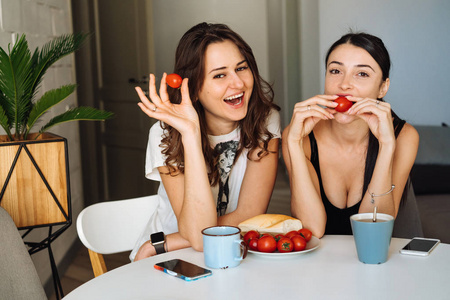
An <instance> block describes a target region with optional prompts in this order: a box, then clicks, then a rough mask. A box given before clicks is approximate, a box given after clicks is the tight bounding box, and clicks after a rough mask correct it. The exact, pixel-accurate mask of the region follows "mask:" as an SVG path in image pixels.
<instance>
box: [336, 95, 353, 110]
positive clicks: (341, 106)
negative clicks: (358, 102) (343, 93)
mask: <svg viewBox="0 0 450 300" xmlns="http://www.w3.org/2000/svg"><path fill="white" fill-rule="evenodd" d="M334 102H336V103H337V104H338V106H336V107H335V108H334V109H335V110H336V111H337V112H340V113H343V112H346V111H347V110H349V109H350V107H352V105H353V102H352V101H349V100H348V99H347V98H345V97H339V98H337V99H335V100H334Z"/></svg>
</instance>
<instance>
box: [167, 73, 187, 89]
mask: <svg viewBox="0 0 450 300" xmlns="http://www.w3.org/2000/svg"><path fill="white" fill-rule="evenodd" d="M181 82H183V79H182V78H181V76H180V75H178V74H175V73H172V74H169V75H167V77H166V83H167V84H168V85H169V86H170V87H171V88H174V89H177V88H179V87H180V86H181Z"/></svg>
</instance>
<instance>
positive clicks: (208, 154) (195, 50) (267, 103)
mask: <svg viewBox="0 0 450 300" xmlns="http://www.w3.org/2000/svg"><path fill="white" fill-rule="evenodd" d="M225 40H229V41H231V42H233V43H234V44H235V45H236V46H237V47H238V49H239V51H240V53H241V54H242V55H243V56H244V58H245V60H246V61H247V63H248V66H249V68H250V70H251V71H252V74H253V79H254V85H253V91H252V95H251V98H250V101H249V107H248V112H247V115H246V116H245V118H244V119H242V120H240V121H239V127H240V128H241V137H240V143H239V148H238V151H237V153H236V157H238V156H239V155H240V154H241V152H242V150H243V149H244V148H246V149H249V150H250V151H249V154H250V153H251V151H252V150H254V149H257V148H259V147H260V145H261V144H262V149H261V150H260V151H259V152H258V157H259V158H261V157H263V156H265V155H267V154H268V153H269V151H268V144H269V141H270V140H271V139H272V138H273V135H272V134H271V133H270V132H269V131H268V129H267V128H266V121H267V119H268V117H269V114H270V111H271V109H276V110H280V108H279V107H278V106H277V105H275V104H274V103H273V90H272V87H271V86H270V85H269V84H268V83H267V82H266V81H264V80H263V79H262V78H261V77H260V75H259V71H258V67H257V65H256V60H255V57H254V55H253V51H252V49H251V48H250V46H249V45H248V44H247V43H246V42H245V41H244V40H243V39H242V37H241V36H240V35H238V34H237V33H236V32H234V31H233V30H231V29H230V28H229V27H228V26H226V25H224V24H209V23H200V24H197V25H195V26H194V27H192V28H191V29H189V30H188V31H187V32H186V33H185V34H184V35H183V37H182V38H181V40H180V42H179V44H178V47H177V50H176V54H175V67H174V72H175V73H177V74H179V75H180V76H181V77H182V78H189V96H190V98H191V100H192V101H193V106H194V108H195V109H196V111H197V113H198V116H199V119H200V129H201V135H202V137H201V138H202V149H203V154H204V157H205V162H206V165H207V167H208V169H209V170H208V172H209V173H208V177H209V180H210V183H211V185H215V184H217V182H218V180H219V172H218V168H217V163H218V154H217V153H214V149H213V148H212V147H211V145H210V144H209V141H208V136H207V133H206V128H207V125H206V120H205V112H204V108H203V106H202V104H201V103H200V101H198V94H199V91H200V89H201V87H202V85H203V81H204V72H205V70H204V68H205V63H204V60H205V53H206V50H207V48H208V46H209V45H210V44H213V43H219V42H223V41H225ZM168 92H169V99H170V101H171V102H172V103H176V104H178V103H180V102H181V94H180V92H179V91H178V90H174V89H169V91H168ZM162 127H163V129H165V132H166V134H165V136H164V137H163V139H162V147H163V151H162V153H163V154H165V155H166V156H167V158H166V161H165V164H166V166H167V167H168V168H169V173H170V174H171V175H176V174H178V172H181V173H184V151H183V146H182V140H181V135H180V133H179V132H178V131H177V130H175V129H174V128H172V127H171V126H169V125H168V124H163V125H162Z"/></svg>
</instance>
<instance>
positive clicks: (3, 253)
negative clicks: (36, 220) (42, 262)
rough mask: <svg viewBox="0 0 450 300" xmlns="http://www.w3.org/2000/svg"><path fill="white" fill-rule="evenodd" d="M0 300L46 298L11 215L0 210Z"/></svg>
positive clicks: (0, 208)
mask: <svg viewBox="0 0 450 300" xmlns="http://www.w3.org/2000/svg"><path fill="white" fill-rule="evenodd" d="M0 278H1V279H0V298H1V299H47V296H46V295H45V291H44V288H43V287H42V284H41V280H40V279H39V276H38V273H37V272H36V268H35V267H34V264H33V261H32V260H31V257H30V255H29V254H28V251H27V249H26V247H25V244H24V242H23V240H22V237H21V236H20V234H19V231H18V230H17V227H16V225H15V224H14V221H13V220H12V218H11V216H10V215H9V214H8V213H7V212H6V210H4V209H3V208H2V207H0Z"/></svg>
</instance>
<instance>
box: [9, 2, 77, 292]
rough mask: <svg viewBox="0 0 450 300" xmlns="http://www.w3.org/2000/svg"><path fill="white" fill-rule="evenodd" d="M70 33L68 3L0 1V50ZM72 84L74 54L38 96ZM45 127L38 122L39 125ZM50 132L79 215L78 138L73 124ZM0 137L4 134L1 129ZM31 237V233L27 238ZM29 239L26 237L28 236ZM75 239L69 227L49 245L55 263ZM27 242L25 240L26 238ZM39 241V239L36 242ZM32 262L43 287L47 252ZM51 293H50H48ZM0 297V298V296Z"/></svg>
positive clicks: (59, 64) (37, 232)
mask: <svg viewBox="0 0 450 300" xmlns="http://www.w3.org/2000/svg"><path fill="white" fill-rule="evenodd" d="M70 32H72V17H71V2H70V0H1V1H0V47H2V48H3V49H5V51H7V47H8V44H9V43H11V44H12V43H13V39H14V38H15V36H16V34H19V35H21V34H22V33H25V34H26V36H27V40H28V44H29V47H30V49H31V50H32V51H33V50H34V49H35V48H36V47H39V48H41V47H42V45H43V44H44V43H46V42H47V41H49V40H51V39H52V38H54V37H56V36H59V35H61V34H64V33H70ZM68 83H75V68H74V60H73V55H70V56H67V57H65V58H63V59H62V60H60V61H59V62H57V63H56V64H54V66H53V67H51V68H50V69H49V70H48V71H47V73H46V75H45V76H44V80H43V82H42V85H41V89H40V91H39V94H38V96H39V95H42V94H43V93H44V92H45V91H48V90H49V89H53V88H57V87H60V86H61V85H64V84H68ZM76 103H77V98H76V93H74V94H72V95H71V96H70V97H69V98H68V99H66V100H65V102H64V103H63V104H59V105H58V106H56V107H55V109H52V110H51V111H50V112H48V113H47V115H46V116H45V118H44V119H45V120H47V121H48V120H49V119H50V118H52V117H53V116H55V115H57V114H60V113H62V112H64V111H65V109H66V106H76ZM43 124H45V123H44V122H41V123H40V125H43ZM51 132H53V133H55V134H58V135H61V136H64V137H65V138H67V140H68V145H69V163H70V184H71V196H72V197H71V199H72V216H73V218H74V220H75V217H76V216H77V215H78V213H79V211H80V210H81V208H82V206H83V198H82V195H83V190H82V183H81V159H80V147H79V145H80V141H79V139H80V137H79V132H78V125H77V123H76V122H69V123H67V124H64V125H60V126H57V127H54V128H52V129H51ZM0 134H4V132H3V131H2V130H1V129H0ZM47 231H48V230H47V229H43V230H39V229H35V232H34V236H36V237H37V236H41V237H43V236H45V235H46V234H47ZM32 235H33V232H32V234H31V235H30V236H32ZM30 236H29V237H30ZM75 239H77V233H76V228H75V226H74V225H72V226H71V227H70V228H69V229H68V230H67V231H65V232H64V233H63V234H62V235H61V236H60V237H58V238H57V239H56V240H55V241H54V242H53V243H52V249H53V254H54V256H55V260H56V263H57V264H58V263H59V262H60V260H61V259H62V257H63V256H64V255H65V253H66V252H67V251H68V249H69V248H70V246H72V243H73V242H74V241H75ZM27 240H28V239H27ZM36 241H39V240H36ZM32 259H33V262H34V263H35V265H36V269H37V271H38V273H39V276H40V278H41V281H42V283H43V284H45V283H46V282H47V280H48V279H50V278H51V268H50V263H49V258H48V252H47V251H46V250H43V251H41V252H38V253H36V254H33V255H32ZM51 292H53V290H51ZM0 298H1V296H0Z"/></svg>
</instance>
